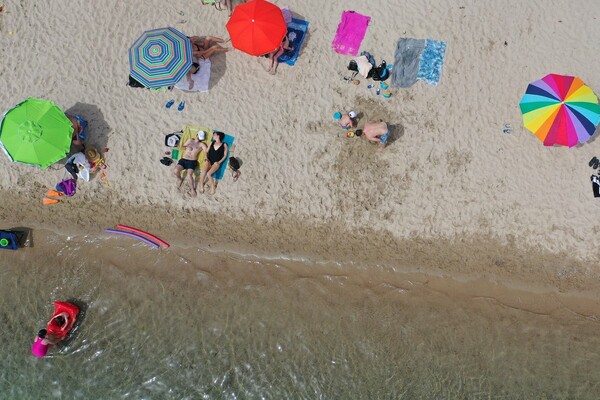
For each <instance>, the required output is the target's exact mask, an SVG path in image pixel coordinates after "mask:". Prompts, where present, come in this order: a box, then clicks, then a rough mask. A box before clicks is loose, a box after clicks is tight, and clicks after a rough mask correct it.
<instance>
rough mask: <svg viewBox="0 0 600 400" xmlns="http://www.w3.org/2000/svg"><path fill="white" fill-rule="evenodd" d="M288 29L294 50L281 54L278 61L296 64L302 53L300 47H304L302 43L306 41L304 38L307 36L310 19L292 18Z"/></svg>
mask: <svg viewBox="0 0 600 400" xmlns="http://www.w3.org/2000/svg"><path fill="white" fill-rule="evenodd" d="M287 29H288V33H287V36H288V39H289V41H290V47H293V48H294V50H291V51H286V52H285V53H283V54H282V55H280V56H279V58H278V59H277V61H279V62H280V63H286V64H287V65H294V64H296V60H297V59H298V55H299V54H300V49H301V48H302V43H304V38H305V37H306V32H307V30H308V21H303V20H301V19H296V18H292V21H291V22H290V23H289V24H287Z"/></svg>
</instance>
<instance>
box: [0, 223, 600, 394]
mask: <svg viewBox="0 0 600 400" xmlns="http://www.w3.org/2000/svg"><path fill="white" fill-rule="evenodd" d="M38 236H39V235H38ZM134 243H135V242H134V241H130V240H129V239H127V240H123V239H105V238H91V237H80V238H67V237H61V236H59V235H49V236H46V237H43V236H41V237H38V238H37V241H36V243H35V247H34V248H29V249H23V250H20V251H18V252H11V253H8V252H4V253H3V254H1V255H2V258H1V259H0V302H1V303H0V309H1V312H2V324H0V332H1V335H2V342H3V346H2V349H1V350H0V398H1V399H54V398H65V399H289V398H294V399H296V398H305V399H421V398H423V399H455V398H468V399H517V398H519V399H521V398H522V399H563V398H564V399H594V398H598V394H599V393H600V379H599V378H598V373H597V371H598V370H599V367H600V357H599V356H600V354H599V350H598V349H600V346H599V345H600V339H599V338H598V335H597V331H598V323H597V322H596V320H595V319H594V318H590V317H583V316H579V315H576V314H573V313H569V312H568V311H565V312H561V313H559V314H560V315H545V314H536V313H532V312H528V311H523V310H519V309H515V308H511V307H506V306H503V305H502V304H501V303H500V302H498V301H496V300H494V299H493V298H486V299H481V298H470V297H468V296H455V297H449V296H447V295H444V294H442V293H439V292H437V291H434V290H429V289H427V287H426V286H424V285H419V284H416V283H415V284H414V285H412V286H411V283H410V282H409V281H408V280H405V281H403V282H405V283H406V285H399V284H398V282H400V281H402V280H401V279H400V280H396V279H388V281H389V282H388V281H386V276H388V275H387V274H388V273H389V271H388V272H386V273H383V272H381V271H377V269H375V267H373V269H372V270H370V269H367V268H360V267H357V266H339V265H332V266H327V265H320V264H319V265H316V264H298V263H295V264H290V263H287V264H286V263H281V262H273V261H269V262H266V261H259V260H257V259H254V258H247V259H244V258H241V257H234V256H231V255H225V254H211V253H206V252H203V251H200V250H195V249H192V250H190V249H181V248H179V249H178V248H172V249H169V250H161V251H155V250H152V249H149V248H147V247H145V245H143V244H134ZM57 299H58V300H64V299H77V300H78V301H80V302H82V303H84V304H85V305H86V310H85V312H84V314H83V316H82V318H81V320H80V321H79V324H78V326H77V328H76V330H75V331H74V333H73V337H72V338H71V340H70V342H69V343H68V344H67V345H65V346H62V347H58V348H55V349H53V350H51V351H50V353H49V357H47V358H45V359H36V358H34V357H32V356H31V354H30V347H31V343H32V340H33V338H34V336H35V332H37V330H38V329H40V328H41V327H42V326H43V325H44V323H45V321H46V319H47V318H48V317H49V316H50V314H51V312H52V308H51V302H52V301H53V300H57Z"/></svg>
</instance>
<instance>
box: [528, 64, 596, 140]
mask: <svg viewBox="0 0 600 400" xmlns="http://www.w3.org/2000/svg"><path fill="white" fill-rule="evenodd" d="M519 106H520V107H521V112H522V113H523V122H524V124H525V127H526V128H527V129H529V130H530V131H532V132H533V133H534V134H535V136H537V138H538V139H540V140H541V141H542V142H543V143H544V146H553V145H555V144H560V145H563V146H569V147H573V146H575V145H576V144H577V143H584V142H586V141H588V140H589V138H590V137H591V136H592V135H593V134H594V132H595V131H596V126H597V125H598V124H599V123H600V105H598V97H596V95H595V94H594V92H592V89H590V88H589V87H587V86H585V84H584V83H583V81H582V80H581V79H579V78H577V77H575V76H566V75H556V74H550V75H546V76H545V77H543V78H542V79H540V80H539V81H535V82H532V83H530V84H529V86H527V91H526V92H525V95H524V96H523V98H522V99H521V102H520V103H519Z"/></svg>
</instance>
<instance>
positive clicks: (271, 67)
mask: <svg viewBox="0 0 600 400" xmlns="http://www.w3.org/2000/svg"><path fill="white" fill-rule="evenodd" d="M293 50H294V48H293V47H290V40H289V39H288V37H287V35H285V36H284V37H283V40H282V41H281V44H280V45H279V47H278V48H276V49H275V50H273V51H272V52H270V53H267V54H265V55H263V56H262V57H264V58H266V59H267V60H268V61H267V62H266V63H264V62H263V68H264V69H265V70H266V71H267V72H268V73H270V74H271V75H275V74H276V73H277V67H278V66H279V61H277V59H278V58H279V57H280V56H281V55H282V54H283V53H285V52H286V51H293ZM259 60H260V59H259Z"/></svg>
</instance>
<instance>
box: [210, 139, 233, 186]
mask: <svg viewBox="0 0 600 400" xmlns="http://www.w3.org/2000/svg"><path fill="white" fill-rule="evenodd" d="M234 141H235V138H234V137H233V136H230V135H228V134H225V139H223V143H226V144H227V156H226V157H225V161H224V162H223V164H221V166H220V167H219V169H218V170H217V172H215V173H214V174H213V178H215V179H223V175H225V171H226V170H227V166H228V165H229V152H230V151H231V145H232V144H233V142H234Z"/></svg>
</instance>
